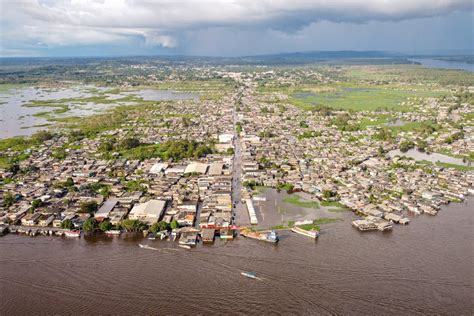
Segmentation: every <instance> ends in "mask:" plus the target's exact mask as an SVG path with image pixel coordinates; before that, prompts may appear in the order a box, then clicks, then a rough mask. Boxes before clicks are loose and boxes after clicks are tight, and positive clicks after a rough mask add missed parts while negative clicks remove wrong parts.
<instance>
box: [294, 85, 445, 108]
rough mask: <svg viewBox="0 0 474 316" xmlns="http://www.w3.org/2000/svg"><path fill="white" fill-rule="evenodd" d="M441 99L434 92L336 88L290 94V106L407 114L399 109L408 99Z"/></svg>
mask: <svg viewBox="0 0 474 316" xmlns="http://www.w3.org/2000/svg"><path fill="white" fill-rule="evenodd" d="M439 95H441V93H440V92H436V91H415V90H402V89H391V88H381V87H378V86H377V87H366V86H353V87H343V86H341V87H338V88H337V89H334V90H331V89H328V90H326V91H324V90H322V91H320V92H314V91H311V90H300V91H295V92H293V93H291V95H290V102H291V103H292V104H294V105H295V106H298V107H300V108H303V109H307V110H311V109H312V108H313V107H316V106H327V107H330V108H334V109H342V110H354V111H376V110H378V109H388V110H396V111H398V112H407V111H411V110H412V107H411V106H409V105H401V103H402V102H404V101H407V99H408V98H413V97H434V96H439Z"/></svg>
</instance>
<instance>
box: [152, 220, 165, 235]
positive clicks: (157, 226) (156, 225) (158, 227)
mask: <svg viewBox="0 0 474 316" xmlns="http://www.w3.org/2000/svg"><path fill="white" fill-rule="evenodd" d="M167 229H168V223H166V222H164V221H159V222H157V223H154V224H153V225H151V227H150V231H151V232H152V233H154V234H156V233H157V232H160V231H163V230H167Z"/></svg>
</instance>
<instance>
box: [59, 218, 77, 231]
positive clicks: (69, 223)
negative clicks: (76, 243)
mask: <svg viewBox="0 0 474 316" xmlns="http://www.w3.org/2000/svg"><path fill="white" fill-rule="evenodd" d="M61 228H64V229H73V228H74V224H73V222H72V221H71V220H70V219H69V218H68V219H65V220H63V221H62V222H61Z"/></svg>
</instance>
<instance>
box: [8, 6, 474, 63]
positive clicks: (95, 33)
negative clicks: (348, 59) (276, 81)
mask: <svg viewBox="0 0 474 316" xmlns="http://www.w3.org/2000/svg"><path fill="white" fill-rule="evenodd" d="M0 12H1V13H0V17H1V19H0V56H1V57H11V56H48V57H56V56H110V55H112V56H117V55H203V56H204V55H205V56H242V55H258V54H271V53H279V52H295V51H323V50H380V51H396V52H404V53H428V52H447V51H464V52H470V53H471V54H472V52H473V51H474V44H473V43H474V34H473V30H474V4H473V2H472V1H471V0H416V1H414V0H364V1H357V0H355V1H352V0H332V1H325V0H313V1H305V0H295V1H252V0H235V1H226V0H193V1H172V0H157V1H151V0H67V1H66V0H65V1H57V0H24V1H9V0H0Z"/></svg>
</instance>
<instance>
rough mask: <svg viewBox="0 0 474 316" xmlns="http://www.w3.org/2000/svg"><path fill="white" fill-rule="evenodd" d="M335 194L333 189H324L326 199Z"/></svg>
mask: <svg viewBox="0 0 474 316" xmlns="http://www.w3.org/2000/svg"><path fill="white" fill-rule="evenodd" d="M333 196H334V193H333V192H332V191H331V190H324V191H323V198H324V199H325V200H329V199H330V198H332V197H333Z"/></svg>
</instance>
